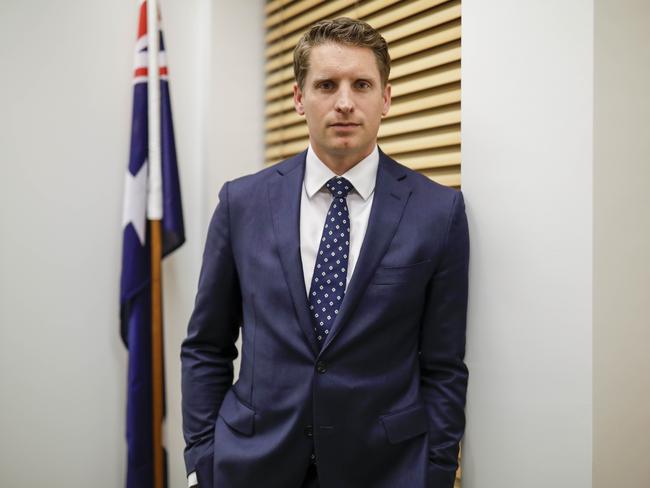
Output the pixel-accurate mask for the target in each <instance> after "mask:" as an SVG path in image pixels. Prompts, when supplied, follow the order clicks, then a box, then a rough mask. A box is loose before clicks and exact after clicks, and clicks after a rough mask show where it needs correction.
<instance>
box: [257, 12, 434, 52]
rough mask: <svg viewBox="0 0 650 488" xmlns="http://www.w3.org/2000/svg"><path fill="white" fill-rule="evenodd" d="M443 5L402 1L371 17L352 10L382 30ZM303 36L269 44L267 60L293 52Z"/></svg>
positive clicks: (349, 14)
mask: <svg viewBox="0 0 650 488" xmlns="http://www.w3.org/2000/svg"><path fill="white" fill-rule="evenodd" d="M441 3H445V0H415V1H408V2H404V1H402V2H397V5H396V6H395V7H392V8H389V9H386V10H382V11H380V12H379V13H378V14H376V15H369V16H366V15H364V13H363V7H355V9H351V10H356V11H357V12H358V14H359V18H361V19H363V20H365V21H366V22H368V23H369V24H370V25H372V26H373V27H374V28H375V29H381V28H383V27H385V26H387V25H389V24H391V23H393V22H397V21H398V20H401V19H404V18H406V17H409V16H411V15H415V14H417V13H420V12H422V11H424V10H427V9H429V8H432V7H435V6H436V5H440V4H441ZM354 13H355V12H354V11H345V12H341V15H342V16H347V17H352V18H355V15H354ZM302 34H303V32H296V33H293V34H291V35H289V36H287V37H283V38H282V39H281V40H280V41H278V42H274V43H272V44H267V47H266V52H265V55H266V58H267V59H270V58H272V57H273V56H275V55H276V54H279V53H281V52H283V51H288V50H292V49H293V48H294V47H295V46H296V43H297V42H298V40H299V39H300V36H302Z"/></svg>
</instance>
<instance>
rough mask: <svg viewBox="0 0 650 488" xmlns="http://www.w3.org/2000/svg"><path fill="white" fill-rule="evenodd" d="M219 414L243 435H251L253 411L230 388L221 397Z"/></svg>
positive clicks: (253, 419) (253, 420) (253, 418)
mask: <svg viewBox="0 0 650 488" xmlns="http://www.w3.org/2000/svg"><path fill="white" fill-rule="evenodd" d="M219 415H220V416H221V418H222V419H223V420H224V422H226V424H228V425H229V426H230V427H232V428H233V429H235V430H236V431H237V432H239V433H241V434H244V435H253V426H254V422H255V412H254V411H253V410H251V409H250V408H249V407H247V406H246V405H244V404H243V403H241V402H240V401H239V399H238V398H237V396H236V395H235V392H234V391H233V390H232V389H230V390H228V393H226V396H225V397H224V399H223V403H222V404H221V409H220V410H219Z"/></svg>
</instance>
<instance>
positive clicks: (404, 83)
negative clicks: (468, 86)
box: [391, 62, 460, 97]
mask: <svg viewBox="0 0 650 488" xmlns="http://www.w3.org/2000/svg"><path fill="white" fill-rule="evenodd" d="M458 81H460V63H459V62H456V63H450V64H445V65H443V66H440V67H438V68H434V69H432V70H428V71H424V72H420V73H416V74H414V75H412V76H408V77H402V78H400V79H398V80H395V81H393V82H391V85H392V86H393V88H392V95H393V97H400V96H403V95H406V94H409V93H414V92H417V91H422V90H426V89H427V88H434V87H438V86H442V85H446V84H447V83H454V82H458Z"/></svg>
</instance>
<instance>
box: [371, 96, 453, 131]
mask: <svg viewBox="0 0 650 488" xmlns="http://www.w3.org/2000/svg"><path fill="white" fill-rule="evenodd" d="M459 123H460V104H454V105H447V106H445V107H438V108H434V109H432V110H426V111H424V112H417V113H414V114H408V115H405V116H403V117H397V118H394V119H390V120H386V121H384V122H383V123H382V124H381V126H380V127H379V137H380V138H381V137H391V136H395V135H398V134H409V133H412V132H416V131H419V130H425V129H433V128H436V127H443V126H445V125H451V124H459Z"/></svg>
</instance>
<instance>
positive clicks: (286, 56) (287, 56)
mask: <svg viewBox="0 0 650 488" xmlns="http://www.w3.org/2000/svg"><path fill="white" fill-rule="evenodd" d="M399 1H400V0H371V1H370V2H364V3H363V4H361V5H359V6H356V5H355V6H354V7H352V8H351V9H348V10H345V11H343V12H341V13H340V16H341V17H350V18H353V19H357V18H359V19H362V18H364V17H366V16H368V15H370V14H373V13H375V12H377V11H378V10H382V9H384V8H386V7H389V6H391V5H393V4H395V3H398V2H399ZM305 3H307V2H305ZM300 35H302V34H300ZM300 35H298V36H297V37H296V42H295V43H294V44H293V46H289V47H288V49H287V50H286V51H284V52H283V53H280V54H276V55H275V56H274V57H272V58H270V59H269V60H268V61H267V63H266V66H265V69H266V72H267V73H268V72H271V71H274V70H277V69H278V68H281V67H282V66H286V65H288V64H290V63H293V48H294V47H295V44H296V43H297V42H298V39H299V38H300Z"/></svg>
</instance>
